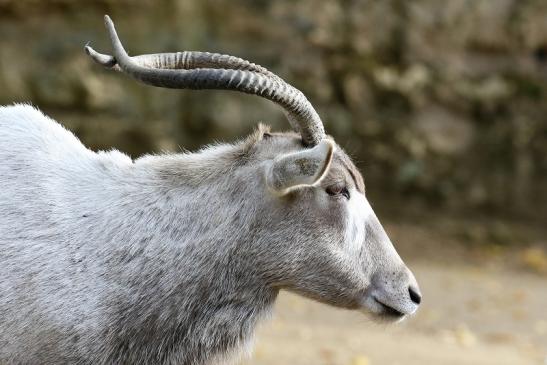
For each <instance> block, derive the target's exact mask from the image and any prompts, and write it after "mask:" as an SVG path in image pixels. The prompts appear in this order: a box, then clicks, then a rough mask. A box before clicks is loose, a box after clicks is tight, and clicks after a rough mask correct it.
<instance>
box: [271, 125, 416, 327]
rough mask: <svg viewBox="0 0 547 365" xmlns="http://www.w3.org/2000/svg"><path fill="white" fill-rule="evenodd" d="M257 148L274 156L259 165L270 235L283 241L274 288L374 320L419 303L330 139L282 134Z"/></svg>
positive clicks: (358, 179) (399, 314)
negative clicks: (302, 143) (306, 141)
mask: <svg viewBox="0 0 547 365" xmlns="http://www.w3.org/2000/svg"><path fill="white" fill-rule="evenodd" d="M276 138H278V140H277V141H276V140H275V139H276ZM262 143H267V144H268V143H269V145H270V146H269V147H268V148H267V149H270V150H271V151H272V154H273V151H277V157H274V158H273V159H271V160H269V161H267V162H266V163H265V170H266V171H265V182H266V185H267V187H268V189H267V190H268V191H269V194H270V195H271V196H270V200H269V203H268V204H271V206H273V207H274V209H271V212H272V213H271V214H273V215H275V217H270V218H269V219H268V221H269V222H279V223H278V224H277V225H276V226H275V227H274V231H275V235H276V237H282V239H283V240H285V243H284V244H281V246H282V247H283V248H282V251H280V252H277V257H276V260H277V264H278V269H279V270H280V271H281V272H282V275H281V278H280V280H279V282H280V284H279V285H280V286H281V287H283V288H285V289H288V290H290V291H293V292H297V293H299V294H301V295H304V296H306V297H310V298H313V299H315V300H318V301H321V302H324V303H327V304H331V305H335V306H338V307H344V308H350V309H359V310H362V311H364V312H366V313H369V314H372V316H373V317H374V318H376V319H383V320H387V321H396V320H400V319H402V318H404V317H405V316H407V315H410V314H413V313H414V312H415V311H416V310H417V308H418V306H419V304H420V301H421V294H420V290H419V288H418V285H417V283H416V280H415V278H414V276H413V275H412V273H411V272H410V270H409V269H408V268H407V267H406V266H405V264H404V263H403V261H402V260H401V258H400V257H399V255H398V254H397V252H396V251H395V248H394V247H393V245H392V243H391V241H390V239H389V238H388V236H387V234H386V232H385V231H384V229H383V227H382V225H381V224H380V222H379V220H378V218H377V217H376V215H375V214H374V211H373V209H372V207H371V205H370V204H369V202H368V200H367V197H366V194H365V187H364V183H363V178H362V176H361V174H360V173H359V171H358V170H357V169H356V168H355V166H354V164H353V163H352V162H351V160H350V158H349V157H348V156H347V155H346V154H345V153H344V152H343V151H342V150H341V149H340V148H338V147H336V146H335V144H334V143H333V142H332V141H331V140H328V139H325V140H323V141H322V142H320V143H319V144H318V145H317V146H316V147H314V148H311V149H303V148H302V147H300V148H299V147H297V146H298V145H299V142H298V139H297V138H295V137H293V138H292V139H291V138H288V137H287V136H286V135H285V137H282V136H278V137H276V136H275V135H274V136H273V137H272V138H270V141H263V142H262ZM291 149H292V151H291ZM295 149H296V151H295ZM279 151H287V152H283V153H281V155H279ZM288 151H290V152H288ZM274 246H275V247H277V246H279V244H277V245H274ZM271 248H272V247H271V246H270V247H269V249H271Z"/></svg>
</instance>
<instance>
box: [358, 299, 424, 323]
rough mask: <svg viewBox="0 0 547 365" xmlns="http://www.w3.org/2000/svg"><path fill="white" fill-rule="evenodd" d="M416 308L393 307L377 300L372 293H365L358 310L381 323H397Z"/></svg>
mask: <svg viewBox="0 0 547 365" xmlns="http://www.w3.org/2000/svg"><path fill="white" fill-rule="evenodd" d="M416 309H417V307H416V308H410V310H408V309H407V308H395V307H393V306H390V305H388V304H386V303H385V302H383V301H381V300H379V299H378V298H376V297H375V296H374V295H367V296H365V297H364V298H363V300H362V301H361V309H360V311H361V312H362V313H364V314H366V315H368V316H369V317H371V318H372V319H373V320H375V321H377V322H381V323H399V322H402V321H403V320H405V319H406V318H407V317H409V316H411V315H412V314H414V313H415V312H416Z"/></svg>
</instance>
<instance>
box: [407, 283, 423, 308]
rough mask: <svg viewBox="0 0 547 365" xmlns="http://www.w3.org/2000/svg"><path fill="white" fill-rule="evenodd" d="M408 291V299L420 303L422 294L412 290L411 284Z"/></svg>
mask: <svg viewBox="0 0 547 365" xmlns="http://www.w3.org/2000/svg"><path fill="white" fill-rule="evenodd" d="M408 293H409V294H410V299H411V300H412V301H413V302H414V303H416V304H420V303H421V302H422V296H421V295H420V294H419V293H418V292H417V291H416V290H414V289H413V288H412V287H411V286H409V287H408Z"/></svg>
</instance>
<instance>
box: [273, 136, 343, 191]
mask: <svg viewBox="0 0 547 365" xmlns="http://www.w3.org/2000/svg"><path fill="white" fill-rule="evenodd" d="M333 153H334V143H333V142H331V141H330V140H328V139H323V140H322V141H321V142H319V144H318V145H317V146H315V147H313V148H310V149H307V150H304V151H300V152H295V153H290V154H286V155H283V156H279V157H277V158H276V159H275V160H274V161H273V162H272V163H271V164H270V165H269V166H268V167H267V168H266V183H267V185H268V187H269V188H270V189H271V190H272V191H274V192H276V193H277V194H280V195H284V194H286V193H288V192H289V191H291V190H293V189H295V188H298V187H300V186H310V185H313V184H315V183H316V182H318V181H319V180H321V178H322V177H323V176H324V175H325V174H326V172H327V171H328V169H329V166H330V162H331V160H332V155H333Z"/></svg>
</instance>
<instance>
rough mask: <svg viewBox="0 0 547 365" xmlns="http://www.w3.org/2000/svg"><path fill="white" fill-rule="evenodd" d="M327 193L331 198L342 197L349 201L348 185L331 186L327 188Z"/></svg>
mask: <svg viewBox="0 0 547 365" xmlns="http://www.w3.org/2000/svg"><path fill="white" fill-rule="evenodd" d="M326 191H327V194H329V195H331V196H337V195H342V196H344V197H346V199H349V190H348V188H347V187H346V185H343V184H335V185H331V186H329V187H327V189H326Z"/></svg>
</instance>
